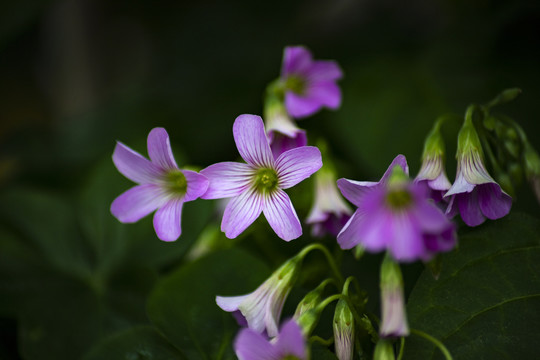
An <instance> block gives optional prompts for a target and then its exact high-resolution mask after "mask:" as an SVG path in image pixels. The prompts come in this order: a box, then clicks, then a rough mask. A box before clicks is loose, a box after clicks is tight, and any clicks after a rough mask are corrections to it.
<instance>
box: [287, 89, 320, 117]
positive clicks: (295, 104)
mask: <svg viewBox="0 0 540 360" xmlns="http://www.w3.org/2000/svg"><path fill="white" fill-rule="evenodd" d="M322 106H323V105H322V104H321V103H320V101H319V100H318V99H314V98H311V97H306V96H304V95H298V94H296V93H294V92H292V91H287V92H286V93H285V107H286V108H287V112H288V113H289V114H290V115H291V116H292V117H295V118H303V117H307V116H309V115H312V114H314V113H316V112H317V111H319V109H320V108H321V107H322Z"/></svg>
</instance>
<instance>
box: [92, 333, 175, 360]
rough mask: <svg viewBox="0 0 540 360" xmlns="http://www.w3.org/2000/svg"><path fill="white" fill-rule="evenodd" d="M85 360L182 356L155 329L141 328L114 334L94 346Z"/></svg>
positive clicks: (166, 359) (156, 359)
mask: <svg viewBox="0 0 540 360" xmlns="http://www.w3.org/2000/svg"><path fill="white" fill-rule="evenodd" d="M82 359H83V360H107V359H111V360H117V359H126V360H169V359H170V360H179V359H184V357H183V356H182V354H181V353H180V352H179V351H178V349H176V348H175V347H174V346H172V345H171V344H170V343H169V342H167V340H166V339H165V338H164V337H163V336H162V335H161V334H159V333H158V332H157V331H156V329H155V328H153V327H150V326H141V327H135V328H131V329H128V330H125V331H122V332H120V333H117V334H114V335H112V336H110V337H108V338H107V339H105V340H103V341H101V342H100V343H98V344H97V345H96V346H94V347H93V348H92V349H91V350H90V351H89V352H88V353H87V354H86V355H85V356H83V358H82Z"/></svg>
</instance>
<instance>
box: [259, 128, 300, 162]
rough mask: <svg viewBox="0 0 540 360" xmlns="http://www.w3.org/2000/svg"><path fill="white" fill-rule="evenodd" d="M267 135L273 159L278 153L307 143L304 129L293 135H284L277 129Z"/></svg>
mask: <svg viewBox="0 0 540 360" xmlns="http://www.w3.org/2000/svg"><path fill="white" fill-rule="evenodd" d="M268 136H269V138H270V139H271V140H270V148H271V149H272V154H273V155H274V159H277V158H278V157H279V155H281V154H283V153H284V152H285V151H287V150H291V149H295V148H297V147H302V146H306V145H307V136H306V132H305V131H304V130H299V131H298V133H297V134H295V135H294V136H288V135H284V134H282V133H280V132H277V131H276V132H274V133H272V134H270V133H269V134H268Z"/></svg>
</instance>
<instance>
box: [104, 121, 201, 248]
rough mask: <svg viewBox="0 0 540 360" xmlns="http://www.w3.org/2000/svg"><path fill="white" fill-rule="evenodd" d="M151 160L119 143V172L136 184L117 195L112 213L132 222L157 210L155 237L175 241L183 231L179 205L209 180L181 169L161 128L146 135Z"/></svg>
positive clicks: (197, 194) (115, 159)
mask: <svg viewBox="0 0 540 360" xmlns="http://www.w3.org/2000/svg"><path fill="white" fill-rule="evenodd" d="M148 156H149V157H150V161H149V160H147V159H146V158H144V157H143V156H141V155H140V154H139V153H137V152H135V151H133V150H131V149H130V148H129V147H127V146H126V145H124V144H122V143H121V142H118V143H117V144H116V148H115V149H114V154H113V162H114V165H115V166H116V168H117V169H118V171H120V172H121V173H122V175H124V176H125V177H127V178H128V179H130V180H132V181H133V182H136V183H137V184H139V185H137V186H135V187H132V188H131V189H129V190H128V191H126V192H124V193H123V194H121V195H120V196H118V197H117V198H116V199H115V200H114V201H113V203H112V204H111V213H112V214H113V215H114V216H115V217H116V218H117V219H118V220H120V221H121V222H123V223H133V222H136V221H138V220H140V219H141V218H143V217H145V216H146V215H148V214H150V213H151V212H153V211H154V210H156V209H157V211H156V213H155V215H154V229H155V230H156V234H157V236H158V238H160V239H161V240H164V241H174V240H176V239H178V237H179V236H180V234H181V233H182V228H181V225H180V222H181V217H182V206H183V204H184V203H185V202H187V201H193V200H195V199H197V198H198V197H200V196H201V195H202V194H204V193H205V192H206V189H207V188H208V179H207V178H206V177H205V176H203V175H201V174H198V173H196V172H194V171H190V170H181V169H179V168H178V165H176V161H175V160H174V157H173V154H172V150H171V144H170V142H169V135H168V134H167V131H165V129H163V128H155V129H152V131H150V134H148Z"/></svg>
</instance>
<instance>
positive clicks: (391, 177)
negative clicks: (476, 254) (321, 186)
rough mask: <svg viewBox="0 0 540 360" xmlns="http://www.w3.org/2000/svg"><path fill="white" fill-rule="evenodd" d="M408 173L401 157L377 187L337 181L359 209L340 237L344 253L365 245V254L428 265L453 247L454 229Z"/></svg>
mask: <svg viewBox="0 0 540 360" xmlns="http://www.w3.org/2000/svg"><path fill="white" fill-rule="evenodd" d="M398 164H399V166H396V165H398ZM406 168H407V166H406V161H405V158H404V157H402V156H398V157H397V158H396V159H394V161H393V163H392V164H391V165H390V167H389V168H388V170H387V171H386V173H385V175H384V176H383V178H382V179H381V181H380V182H378V183H362V182H353V181H351V180H346V179H340V180H339V181H338V186H339V188H340V190H341V192H342V193H343V195H344V196H345V197H346V198H347V199H349V200H350V201H351V202H353V204H355V205H356V206H357V207H358V209H357V210H356V211H355V213H354V214H353V216H352V217H351V219H350V220H349V221H348V222H347V224H346V225H345V227H344V228H343V229H342V230H341V232H340V233H339V234H338V237H337V240H338V243H339V244H340V246H341V247H342V248H343V249H350V248H353V247H354V246H356V245H359V244H361V245H362V246H363V247H364V248H365V249H366V250H367V251H370V252H379V251H383V250H388V251H390V253H391V254H392V256H393V258H394V259H396V260H398V261H401V262H408V261H415V260H417V259H422V260H429V259H430V258H431V257H432V256H433V255H434V254H435V253H437V252H441V251H448V250H450V249H452V248H453V247H454V246H455V244H456V235H455V227H454V225H453V224H452V223H451V222H450V221H449V220H448V219H447V217H446V216H445V215H444V214H443V213H442V212H441V210H439V209H438V208H437V207H436V206H435V205H434V204H433V203H432V202H431V201H430V200H429V198H428V196H427V193H426V191H425V188H424V187H422V186H420V185H418V184H415V183H411V182H410V181H409V180H408V177H407V176H406V175H405V171H404V169H406Z"/></svg>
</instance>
